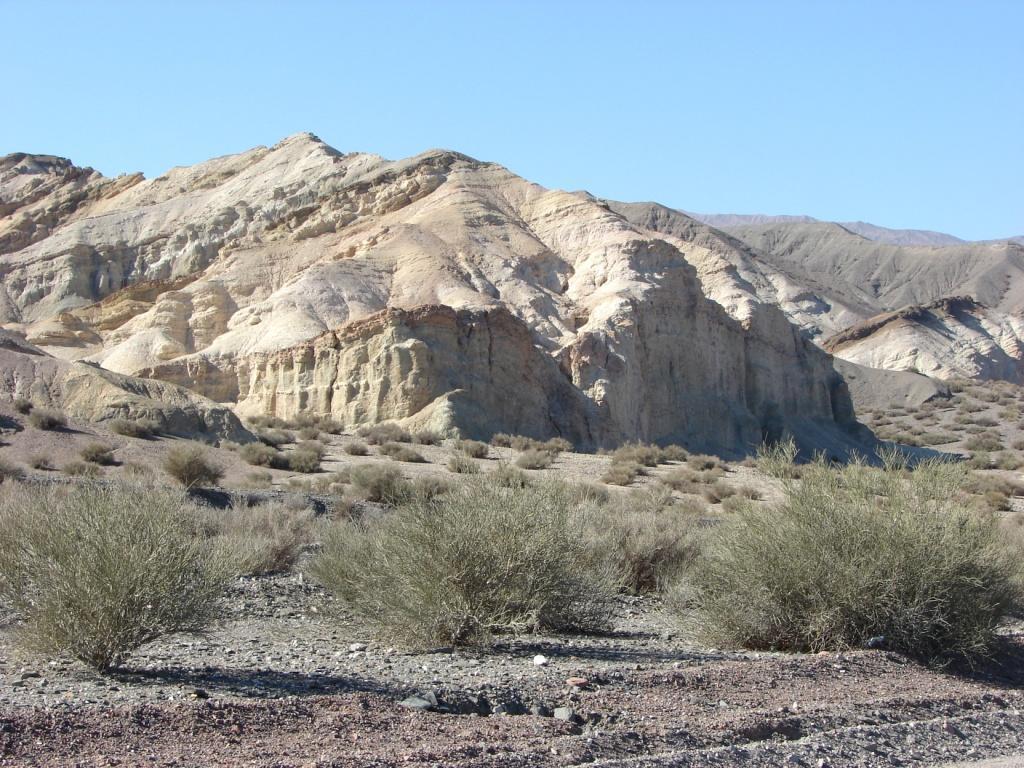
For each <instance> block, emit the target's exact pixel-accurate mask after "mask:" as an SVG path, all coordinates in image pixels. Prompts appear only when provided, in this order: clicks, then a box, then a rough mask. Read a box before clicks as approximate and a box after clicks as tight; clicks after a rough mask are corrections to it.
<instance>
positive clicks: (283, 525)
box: [199, 502, 317, 576]
mask: <svg viewBox="0 0 1024 768" xmlns="http://www.w3.org/2000/svg"><path fill="white" fill-rule="evenodd" d="M199 515H200V517H199V522H200V529H201V530H202V532H203V533H204V534H205V536H206V537H208V538H209V539H210V541H211V543H212V544H213V546H214V548H215V549H216V550H218V551H221V552H223V553H224V557H225V559H226V560H227V562H229V563H230V564H231V566H232V569H233V570H234V571H235V572H236V573H237V574H238V575H241V576H260V575H263V574H269V573H282V572H285V571H288V570H290V569H291V568H292V567H293V566H294V565H295V563H296V561H297V560H298V559H299V555H300V554H302V551H303V550H304V549H305V548H306V547H307V546H309V545H310V544H312V543H313V540H314V534H315V532H316V529H317V521H316V518H315V517H314V515H313V513H312V511H310V510H309V509H305V508H299V509H295V508H292V507H289V506H288V505H287V504H283V503H280V502H268V503H265V504H258V505H255V506H247V505H245V504H244V503H236V504H234V505H233V506H232V507H230V508H229V509H209V508H205V509H202V510H200V512H199Z"/></svg>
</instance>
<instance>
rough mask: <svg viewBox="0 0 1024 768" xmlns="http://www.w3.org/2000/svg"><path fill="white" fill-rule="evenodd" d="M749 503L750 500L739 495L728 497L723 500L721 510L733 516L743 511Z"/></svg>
mask: <svg viewBox="0 0 1024 768" xmlns="http://www.w3.org/2000/svg"><path fill="white" fill-rule="evenodd" d="M749 503H750V500H749V499H745V498H743V497H742V496H739V495H735V496H726V497H725V498H724V499H722V501H721V503H720V506H719V509H721V510H722V512H724V513H725V514H727V515H733V514H736V513H737V512H739V511H740V510H742V509H743V508H744V507H745V506H746V505H747V504H749Z"/></svg>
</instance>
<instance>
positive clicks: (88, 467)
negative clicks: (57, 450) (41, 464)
mask: <svg viewBox="0 0 1024 768" xmlns="http://www.w3.org/2000/svg"><path fill="white" fill-rule="evenodd" d="M61 472H63V473H64V474H65V475H68V476H69V477H99V476H100V468H99V467H98V466H97V465H96V464H90V463H88V462H85V461H69V462H67V463H66V464H65V465H64V466H63V467H61Z"/></svg>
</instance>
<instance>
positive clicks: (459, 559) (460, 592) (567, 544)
mask: <svg viewBox="0 0 1024 768" xmlns="http://www.w3.org/2000/svg"><path fill="white" fill-rule="evenodd" d="M583 533H584V529H583V521H582V516H581V515H578V514H577V513H576V506H575V505H574V504H573V502H572V500H571V498H570V497H569V496H568V494H567V493H566V492H565V489H564V487H563V486H561V484H554V483H538V484H533V485H530V486H528V487H527V488H525V489H521V490H511V489H507V488H500V487H497V486H495V485H494V484H492V483H490V482H488V480H487V476H483V477H482V478H479V479H477V478H473V479H467V480H466V481H465V482H463V483H460V484H459V485H458V486H456V487H454V488H452V489H451V490H450V491H449V492H448V493H446V494H443V495H441V496H438V497H436V498H434V499H433V500H430V501H426V500H423V499H412V500H410V501H409V502H407V503H405V504H402V505H401V506H399V507H398V509H396V511H395V512H394V513H393V514H390V515H386V516H385V517H383V518H382V519H379V521H376V522H372V523H369V524H366V523H364V524H360V523H355V522H342V523H338V524H335V525H334V526H332V527H331V528H330V529H329V531H328V532H327V534H326V535H325V536H324V542H323V548H322V549H321V551H320V553H319V554H318V555H317V556H316V557H315V558H314V559H313V562H312V563H311V566H310V573H311V574H312V575H313V576H314V577H315V578H316V579H317V580H318V581H320V582H321V583H322V584H324V585H325V586H326V587H327V588H328V589H329V590H330V591H332V592H333V593H334V594H335V595H337V597H338V598H339V599H340V600H341V601H342V602H343V603H344V604H345V605H346V606H347V607H348V609H349V610H350V611H352V612H353V613H354V614H356V616H358V617H359V618H360V619H362V620H364V621H367V622H370V623H372V624H374V625H376V626H377V627H378V628H379V630H380V631H381V632H383V633H386V634H387V636H388V637H389V638H395V639H397V640H398V641H400V642H402V643H404V644H408V645H411V646H414V647H437V646H438V645H465V644H474V643H483V642H486V641H487V640H488V639H489V638H490V636H491V635H492V634H493V633H494V632H500V631H507V630H514V631H541V630H554V631H561V630H595V629H601V628H604V627H606V626H607V625H608V619H609V616H610V609H611V605H612V603H611V584H610V579H609V578H608V577H607V575H606V574H604V573H602V572H601V571H599V570H595V569H593V568H592V567H591V566H590V565H589V562H590V559H589V557H588V550H587V548H586V543H585V540H584V535H583Z"/></svg>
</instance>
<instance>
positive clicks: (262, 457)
mask: <svg viewBox="0 0 1024 768" xmlns="http://www.w3.org/2000/svg"><path fill="white" fill-rule="evenodd" d="M278 455H279V451H278V450H277V449H276V448H273V447H271V446H269V445H267V444H266V443H246V444H245V445H243V446H240V447H239V448H238V456H239V458H241V459H242V461H244V462H246V463H248V464H252V465H253V466H255V467H272V466H274V463H275V459H276V457H277V456H278Z"/></svg>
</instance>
